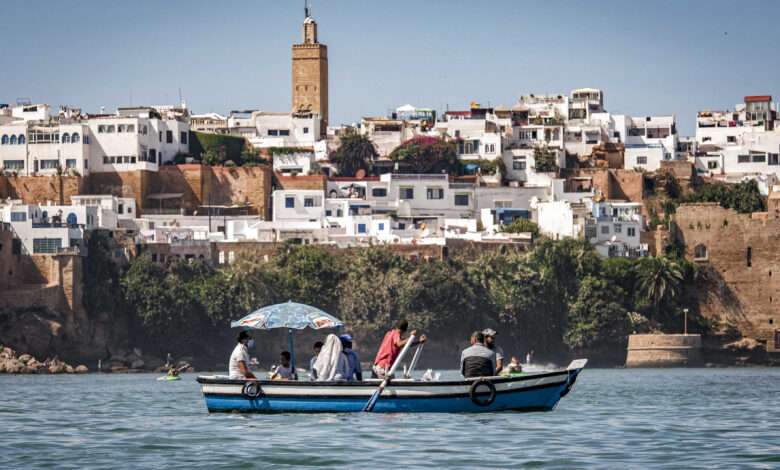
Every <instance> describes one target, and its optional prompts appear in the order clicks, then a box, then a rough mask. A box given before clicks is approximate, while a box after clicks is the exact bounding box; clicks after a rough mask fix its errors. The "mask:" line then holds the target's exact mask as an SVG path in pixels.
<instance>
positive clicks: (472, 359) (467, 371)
mask: <svg viewBox="0 0 780 470" xmlns="http://www.w3.org/2000/svg"><path fill="white" fill-rule="evenodd" d="M460 373H461V374H463V377H465V378H467V379H468V378H470V377H492V376H494V375H496V353H495V352H494V351H492V350H490V349H488V348H487V346H485V335H483V334H482V332H480V331H475V332H474V333H472V334H471V346H469V347H468V348H466V349H464V350H463V352H462V353H461V354H460Z"/></svg>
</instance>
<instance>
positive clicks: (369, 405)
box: [363, 390, 380, 413]
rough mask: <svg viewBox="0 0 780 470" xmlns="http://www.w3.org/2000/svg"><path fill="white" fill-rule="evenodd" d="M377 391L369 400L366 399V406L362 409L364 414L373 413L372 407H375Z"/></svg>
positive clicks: (377, 396)
mask: <svg viewBox="0 0 780 470" xmlns="http://www.w3.org/2000/svg"><path fill="white" fill-rule="evenodd" d="M379 393H380V392H379V390H376V391H374V394H373V395H371V398H369V399H368V401H367V402H366V406H364V407H363V411H365V412H369V413H370V412H371V411H374V406H375V405H376V401H377V400H378V399H379Z"/></svg>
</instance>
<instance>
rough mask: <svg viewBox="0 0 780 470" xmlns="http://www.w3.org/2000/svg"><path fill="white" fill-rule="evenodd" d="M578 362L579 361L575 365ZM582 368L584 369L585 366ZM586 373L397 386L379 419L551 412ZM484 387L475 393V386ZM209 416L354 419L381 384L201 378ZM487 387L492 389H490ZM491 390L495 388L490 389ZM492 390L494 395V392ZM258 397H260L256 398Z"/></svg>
mask: <svg viewBox="0 0 780 470" xmlns="http://www.w3.org/2000/svg"><path fill="white" fill-rule="evenodd" d="M575 362H576V361H575ZM582 367H584V363H583V364H582ZM582 367H576V368H571V366H570V368H569V369H566V370H561V371H554V372H547V373H540V374H531V375H527V376H523V377H509V378H505V377H485V378H480V379H469V380H462V381H453V382H421V381H408V380H395V381H393V382H391V383H390V385H389V386H388V387H387V388H386V389H385V391H384V393H383V394H382V396H381V397H380V399H379V400H378V401H377V403H376V406H375V408H374V410H373V411H374V412H378V413H437V412H438V413H478V412H496V411H549V410H552V409H554V408H555V406H556V405H557V404H558V402H559V401H560V399H561V398H562V397H563V396H565V395H566V394H567V393H568V392H569V391H570V390H571V388H572V386H573V385H574V382H575V381H576V379H577V376H578V374H579V373H580V371H581V370H582ZM475 381H481V382H482V383H481V384H480V386H479V387H477V388H476V389H474V390H472V388H473V385H474V382H475ZM198 382H199V383H200V384H201V390H202V392H203V396H204V399H205V401H206V407H207V408H208V410H209V411H210V412H243V413H351V412H359V411H362V410H363V407H364V406H365V404H366V402H367V401H368V399H369V398H370V397H371V394H372V393H373V392H374V391H375V390H376V387H377V385H378V381H365V382H283V381H265V380H264V381H257V382H256V384H257V385H259V387H258V388H257V391H255V390H251V389H250V390H249V393H247V391H246V384H247V383H248V382H246V381H243V380H230V379H225V378H220V377H198ZM488 383H489V384H488ZM491 385H492V387H491ZM491 388H492V389H494V391H495V393H493V391H492V390H491ZM255 394H257V396H253V395H255Z"/></svg>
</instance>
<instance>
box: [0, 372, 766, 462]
mask: <svg viewBox="0 0 780 470" xmlns="http://www.w3.org/2000/svg"><path fill="white" fill-rule="evenodd" d="M196 376H197V374H184V375H183V380H180V381H175V382H160V381H157V380H156V378H157V377H159V374H113V375H112V374H90V375H83V376H74V375H42V376H0V390H2V392H3V393H2V394H1V395H0V424H2V427H3V438H2V439H0V468H3V469H11V468H12V469H16V468H74V469H75V468H112V469H116V468H119V469H125V468H127V469H129V468H171V467H187V468H337V467H338V468H394V467H395V468H398V467H406V468H423V467H425V468H520V467H523V468H670V469H671V468H704V467H707V468H778V467H780V437H778V436H777V434H776V432H775V427H776V426H777V425H778V424H780V369H772V368H763V367H757V368H727V369H585V370H584V371H583V372H582V374H581V375H580V377H579V379H578V380H577V384H576V386H575V387H574V390H573V391H572V392H571V393H570V394H569V395H568V396H566V397H565V398H564V399H563V400H561V402H560V404H559V405H558V407H557V408H556V409H555V410H554V411H551V412H537V413H515V412H504V413H482V414H479V413H477V414H432V413H431V414H389V415H387V414H369V413H355V414H303V415H294V414H279V415H240V414H209V413H208V412H207V411H206V408H205V404H204V402H203V398H202V396H201V394H200V389H199V386H198V384H197V383H196V382H195V377H196Z"/></svg>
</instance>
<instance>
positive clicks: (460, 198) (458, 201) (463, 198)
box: [455, 194, 469, 206]
mask: <svg viewBox="0 0 780 470" xmlns="http://www.w3.org/2000/svg"><path fill="white" fill-rule="evenodd" d="M455 205H456V206H468V205H469V195H468V194H456V195H455Z"/></svg>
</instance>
